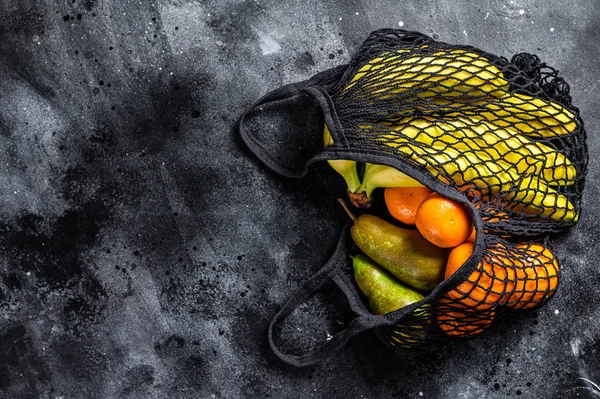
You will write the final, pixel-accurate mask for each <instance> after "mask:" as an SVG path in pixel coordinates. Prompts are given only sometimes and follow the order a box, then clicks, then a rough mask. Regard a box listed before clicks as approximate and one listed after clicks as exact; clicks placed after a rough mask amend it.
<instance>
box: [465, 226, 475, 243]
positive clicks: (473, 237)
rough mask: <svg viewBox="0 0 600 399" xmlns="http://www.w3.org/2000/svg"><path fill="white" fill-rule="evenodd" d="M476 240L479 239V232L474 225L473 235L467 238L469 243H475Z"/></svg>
mask: <svg viewBox="0 0 600 399" xmlns="http://www.w3.org/2000/svg"><path fill="white" fill-rule="evenodd" d="M476 238H477V231H476V230H475V225H473V228H472V229H471V234H470V235H469V237H468V238H467V241H468V242H475V239H476Z"/></svg>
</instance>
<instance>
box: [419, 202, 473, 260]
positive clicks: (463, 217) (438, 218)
mask: <svg viewBox="0 0 600 399" xmlns="http://www.w3.org/2000/svg"><path fill="white" fill-rule="evenodd" d="M415 225H416V226H417V229H418V230H419V232H420V233H421V235H422V236H423V237H425V238H426V239H427V240H428V241H429V242H431V243H432V244H434V245H437V246H438V247H442V248H452V247H456V246H457V245H459V244H462V243H463V242H465V240H466V239H467V238H468V237H469V235H470V234H471V231H472V228H473V223H472V221H471V215H470V214H469V211H468V209H467V207H466V206H465V205H463V204H461V203H458V202H456V201H453V200H451V199H449V198H446V197H443V196H441V195H439V194H437V193H433V194H430V195H429V196H428V197H427V198H425V200H423V202H422V203H421V205H419V208H418V209H417V215H416V218H415Z"/></svg>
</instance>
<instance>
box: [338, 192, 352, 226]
mask: <svg viewBox="0 0 600 399" xmlns="http://www.w3.org/2000/svg"><path fill="white" fill-rule="evenodd" d="M337 201H338V202H339V203H340V204H342V207H343V208H344V210H345V211H346V213H347V214H348V216H349V217H350V219H352V221H353V222H355V221H356V216H354V215H353V214H352V212H350V208H348V205H346V202H344V200H343V199H341V198H338V199H337Z"/></svg>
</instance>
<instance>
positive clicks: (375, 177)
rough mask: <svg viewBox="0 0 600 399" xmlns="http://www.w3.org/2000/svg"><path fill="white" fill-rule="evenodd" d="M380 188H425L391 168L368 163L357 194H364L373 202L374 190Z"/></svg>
mask: <svg viewBox="0 0 600 399" xmlns="http://www.w3.org/2000/svg"><path fill="white" fill-rule="evenodd" d="M379 187H423V185H422V184H421V183H419V182H418V181H417V180H415V179H413V178H412V177H410V176H408V175H406V174H404V173H402V172H400V171H399V170H398V169H396V168H392V167H391V166H387V165H379V164H373V163H366V164H365V174H364V176H363V180H362V184H361V186H360V187H359V188H358V191H357V192H359V193H361V192H364V193H365V195H366V196H367V200H368V201H371V199H372V198H371V194H372V193H373V190H375V189H376V188H379Z"/></svg>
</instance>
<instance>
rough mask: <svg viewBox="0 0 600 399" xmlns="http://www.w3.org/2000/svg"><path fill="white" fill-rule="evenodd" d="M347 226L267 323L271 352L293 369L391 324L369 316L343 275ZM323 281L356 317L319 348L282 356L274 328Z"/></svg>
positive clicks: (311, 363)
mask: <svg viewBox="0 0 600 399" xmlns="http://www.w3.org/2000/svg"><path fill="white" fill-rule="evenodd" d="M350 226H351V224H348V225H347V226H346V227H345V228H344V230H343V231H342V234H341V236H340V239H339V241H338V244H337V247H336V250H335V252H334V253H333V255H332V256H331V258H330V259H329V260H328V261H327V263H326V264H325V265H324V266H323V267H322V268H321V269H320V270H319V271H318V272H317V273H316V274H315V275H314V276H313V277H312V278H311V279H310V280H308V281H307V282H305V283H304V284H303V285H302V286H301V287H300V289H298V291H296V293H295V294H294V295H293V296H292V297H291V298H290V299H289V300H288V302H287V303H285V304H284V305H283V307H282V308H281V309H280V310H279V312H277V314H276V315H275V316H274V317H273V319H272V320H271V323H270V324H269V330H268V336H269V345H270V346H271V349H272V350H273V352H275V354H276V355H277V356H278V357H279V358H280V359H281V360H283V361H284V362H286V363H288V364H291V365H293V366H296V367H305V366H310V365H313V364H316V363H319V362H321V361H322V360H323V359H325V358H326V357H327V356H329V355H330V354H331V353H333V352H335V351H336V350H338V349H340V348H341V347H343V346H344V345H345V344H346V343H347V342H348V341H349V340H350V339H351V338H352V337H354V336H356V335H357V334H360V333H361V332H363V331H367V330H370V329H373V328H375V327H379V326H383V325H389V324H391V323H392V321H391V320H389V319H388V318H385V317H381V316H376V315H373V314H371V313H370V312H369V311H368V310H367V309H366V308H365V306H364V305H363V303H362V300H361V298H360V295H359V294H358V292H357V290H356V288H355V287H354V285H353V284H352V283H351V281H350V280H349V279H348V277H347V276H346V275H345V274H344V271H343V267H344V266H346V265H347V264H348V262H349V257H348V251H347V247H346V244H347V240H348V237H349V235H350V234H349V232H350ZM327 281H333V282H334V283H335V285H336V286H337V287H338V288H339V289H340V290H341V291H342V292H343V293H344V295H345V297H346V298H347V299H348V304H349V306H350V309H352V311H353V312H354V313H356V314H357V315H358V317H356V318H354V319H353V320H352V321H351V322H350V323H349V325H348V326H347V327H346V328H345V329H344V330H342V331H339V332H337V333H336V334H334V335H333V337H331V338H330V339H329V340H327V341H326V342H325V343H324V344H322V345H321V346H320V348H319V349H317V350H315V351H313V352H311V353H304V354H300V355H293V354H287V353H283V352H282V351H281V350H280V349H279V348H278V346H277V344H276V343H275V340H274V338H273V335H274V333H273V330H274V328H275V326H276V325H277V324H278V323H279V322H281V321H282V320H283V319H285V318H286V317H287V316H289V315H290V314H291V313H292V312H293V311H294V310H295V309H296V308H297V307H298V306H300V305H301V304H302V303H304V302H305V301H306V300H308V299H309V298H311V297H312V296H314V295H315V294H316V293H317V292H318V291H319V290H320V289H321V288H322V287H323V285H324V284H325V283H326V282H327Z"/></svg>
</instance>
